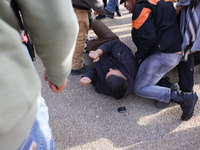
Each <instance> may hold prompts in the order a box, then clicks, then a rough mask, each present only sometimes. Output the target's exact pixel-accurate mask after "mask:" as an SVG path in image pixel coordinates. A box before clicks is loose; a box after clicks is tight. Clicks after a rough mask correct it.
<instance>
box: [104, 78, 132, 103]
mask: <svg viewBox="0 0 200 150" xmlns="http://www.w3.org/2000/svg"><path fill="white" fill-rule="evenodd" d="M106 87H107V89H108V90H109V92H111V94H112V95H113V96H114V98H116V99H120V98H122V97H123V96H124V94H125V93H126V90H127V88H128V82H127V80H126V79H125V78H123V77H121V76H117V75H110V76H108V78H107V80H106Z"/></svg>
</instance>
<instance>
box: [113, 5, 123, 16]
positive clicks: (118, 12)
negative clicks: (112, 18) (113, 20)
mask: <svg viewBox="0 0 200 150" xmlns="http://www.w3.org/2000/svg"><path fill="white" fill-rule="evenodd" d="M115 11H116V13H117V16H119V17H121V16H122V13H121V11H120V9H119V6H116V8H115Z"/></svg>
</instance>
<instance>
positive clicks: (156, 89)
mask: <svg viewBox="0 0 200 150" xmlns="http://www.w3.org/2000/svg"><path fill="white" fill-rule="evenodd" d="M180 60H181V55H179V54H167V53H156V54H153V55H151V56H149V57H148V58H146V59H145V60H144V61H143V62H142V64H141V65H140V67H139V70H138V73H137V75H136V78H135V87H134V92H135V93H136V94H137V95H139V96H141V97H145V98H150V99H156V100H158V101H161V102H162V101H163V102H166V103H168V102H169V101H170V92H171V89H169V88H166V87H161V86H158V85H156V84H157V82H158V81H159V80H160V79H161V78H162V77H163V76H164V75H165V74H166V73H167V72H169V71H170V70H172V69H173V68H174V67H175V66H176V65H178V63H179V62H180Z"/></svg>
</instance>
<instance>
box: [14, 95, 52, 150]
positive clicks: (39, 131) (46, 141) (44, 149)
mask: <svg viewBox="0 0 200 150" xmlns="http://www.w3.org/2000/svg"><path fill="white" fill-rule="evenodd" d="M27 149H35V150H54V141H53V136H52V131H51V128H50V126H49V115H48V108H47V106H46V104H45V102H44V99H43V98H42V97H41V98H40V105H39V108H38V111H37V115H36V118H35V122H34V124H33V126H32V128H31V131H30V132H29V134H28V136H27V137H26V139H25V140H24V142H23V143H22V145H21V146H20V148H19V149H18V150H27Z"/></svg>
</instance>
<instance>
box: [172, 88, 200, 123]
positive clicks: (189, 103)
mask: <svg viewBox="0 0 200 150" xmlns="http://www.w3.org/2000/svg"><path fill="white" fill-rule="evenodd" d="M197 100H198V96H197V94H196V92H195V93H185V92H181V91H176V90H171V101H172V102H175V103H178V104H180V105H181V109H182V110H183V114H182V116H181V119H182V120H184V121H186V120H189V119H190V118H191V117H192V115H193V113H194V107H195V104H196V102H197Z"/></svg>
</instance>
